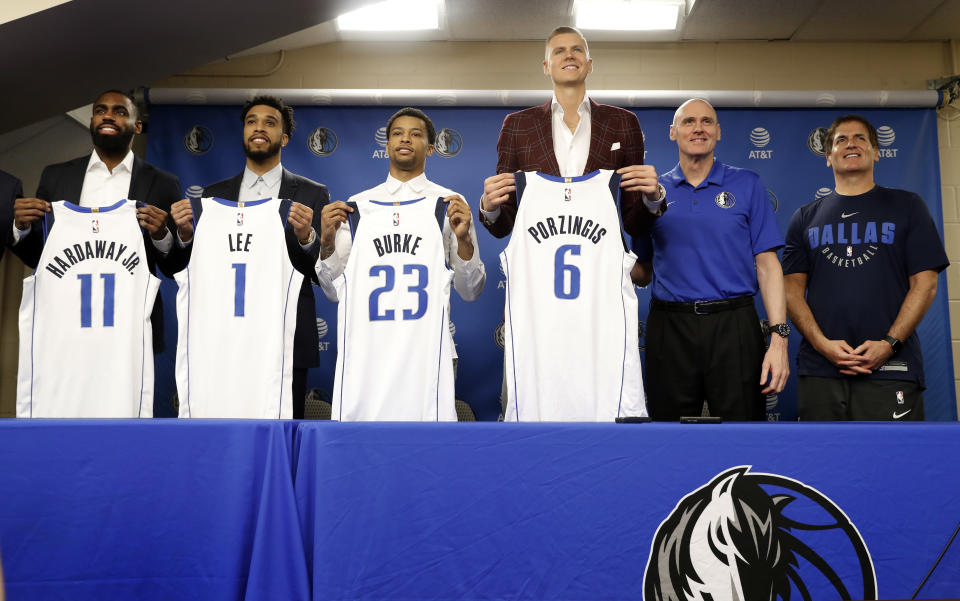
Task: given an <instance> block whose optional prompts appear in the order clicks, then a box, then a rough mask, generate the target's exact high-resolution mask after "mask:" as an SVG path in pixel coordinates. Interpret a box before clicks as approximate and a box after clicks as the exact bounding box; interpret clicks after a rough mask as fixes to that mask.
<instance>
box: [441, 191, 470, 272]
mask: <svg viewBox="0 0 960 601" xmlns="http://www.w3.org/2000/svg"><path fill="white" fill-rule="evenodd" d="M443 202H445V203H447V219H449V220H450V229H452V230H453V233H454V234H455V235H456V236H457V255H459V257H460V258H461V259H463V260H464V261H469V260H470V259H472V258H473V240H472V239H471V238H470V222H471V220H472V216H471V215H470V207H469V206H468V205H467V201H465V200H464V199H463V197H461V196H459V195H457V194H454V195H452V196H447V197H446V198H444V199H443Z"/></svg>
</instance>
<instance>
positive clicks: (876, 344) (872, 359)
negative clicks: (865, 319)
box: [853, 340, 893, 373]
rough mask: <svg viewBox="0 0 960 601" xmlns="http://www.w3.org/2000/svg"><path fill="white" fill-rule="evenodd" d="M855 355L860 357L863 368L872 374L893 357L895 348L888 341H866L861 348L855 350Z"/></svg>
mask: <svg viewBox="0 0 960 601" xmlns="http://www.w3.org/2000/svg"><path fill="white" fill-rule="evenodd" d="M853 354H854V355H860V357H861V359H860V365H861V367H864V368H866V369H867V373H871V372H873V371H876V370H877V369H879V368H880V367H881V366H882V365H883V364H884V363H886V362H887V360H888V359H889V358H890V357H892V356H893V347H892V346H890V343H889V342H887V341H886V340H864V341H863V343H862V344H861V345H860V346H858V347H857V348H855V349H853Z"/></svg>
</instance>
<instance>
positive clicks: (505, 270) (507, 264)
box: [503, 255, 520, 421]
mask: <svg viewBox="0 0 960 601" xmlns="http://www.w3.org/2000/svg"><path fill="white" fill-rule="evenodd" d="M503 262H504V266H503V275H504V276H505V277H506V278H507V310H506V313H507V315H506V318H505V319H509V320H510V334H511V335H510V358H511V359H512V360H513V361H512V362H513V365H511V366H510V367H511V368H512V369H513V410H514V412H515V413H516V415H517V421H520V397H519V395H517V351H516V349H515V348H514V347H513V311H511V310H510V261H508V260H507V257H506V255H504V258H503ZM504 327H506V323H504ZM504 336H506V332H504Z"/></svg>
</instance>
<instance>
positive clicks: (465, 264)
mask: <svg viewBox="0 0 960 601" xmlns="http://www.w3.org/2000/svg"><path fill="white" fill-rule="evenodd" d="M452 195H457V196H461V195H460V194H457V193H456V192H454V191H453V190H450V189H448V188H444V187H443V186H438V185H437V184H435V183H433V182H431V181H430V180H428V179H427V176H426V175H425V174H423V173H421V174H420V175H418V176H417V177H415V178H413V179H411V180H410V181H407V182H401V181H400V180H398V179H396V178H394V177H393V176H391V175H388V176H387V181H385V182H384V183H382V184H380V185H379V186H377V187H375V188H371V189H369V190H366V191H364V192H361V193H359V194H354V195H353V196H351V197H350V198H349V199H348V200H347V202H365V201H369V200H381V201H383V202H393V201H402V200H412V199H414V198H421V197H424V196H427V197H437V198H446V197H447V196H452ZM461 197H462V196H461ZM470 239H471V240H473V256H472V257H471V258H470V260H469V261H464V260H463V259H461V258H460V255H458V254H457V236H456V234H454V232H453V229H452V228H451V227H450V220H449V219H444V220H443V250H444V254H446V259H447V265H449V266H450V267H451V268H452V269H453V289H454V290H456V291H457V294H459V295H460V297H461V298H463V300H467V301H472V300H474V299H476V298H477V297H478V296H480V293H481V292H482V291H483V285H484V284H485V283H486V281H487V272H486V270H485V269H484V266H483V261H481V260H480V250H479V249H478V248H477V228H476V223H475V221H474V220H473V219H471V220H470ZM352 247H353V238H352V237H351V236H350V226H349V224H347V223H342V224H340V228H339V229H338V230H337V234H336V238H335V239H334V251H333V254H332V255H330V256H329V257H327V258H326V259H324V260H322V261H319V262H317V278H318V279H319V280H320V287H321V288H322V289H323V292H324V294H326V295H327V298H329V299H330V300H331V301H334V302H335V301H336V300H337V293H336V289H335V288H334V286H333V281H334V280H335V279H337V278H338V277H340V274H342V273H343V270H344V269H345V268H346V266H347V259H349V258H350V249H351V248H352Z"/></svg>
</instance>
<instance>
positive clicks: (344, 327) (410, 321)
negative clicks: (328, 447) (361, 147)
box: [332, 198, 457, 421]
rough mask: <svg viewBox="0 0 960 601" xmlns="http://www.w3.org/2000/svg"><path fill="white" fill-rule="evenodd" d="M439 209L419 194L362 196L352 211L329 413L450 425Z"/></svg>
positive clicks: (446, 291)
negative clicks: (391, 199) (385, 198)
mask: <svg viewBox="0 0 960 601" xmlns="http://www.w3.org/2000/svg"><path fill="white" fill-rule="evenodd" d="M351 204H353V203H351ZM445 211H446V205H445V204H444V203H443V201H442V199H438V198H418V199H415V200H408V201H403V202H396V203H394V202H382V201H377V200H367V201H361V202H359V203H356V206H355V208H354V212H353V213H351V214H350V217H351V220H350V225H351V229H352V233H353V247H352V249H351V251H350V258H349V259H348V260H347V265H346V267H345V269H344V272H343V274H342V275H341V276H340V277H339V278H337V279H336V280H334V286H335V288H336V291H337V299H338V307H337V345H338V353H337V367H336V370H337V371H336V376H335V379H334V387H333V411H332V416H333V419H337V420H341V421H363V420H373V421H456V419H457V413H456V406H455V405H454V387H453V358H452V354H451V349H452V347H453V339H452V337H451V335H450V326H449V316H448V315H447V307H448V306H449V303H448V299H449V297H450V283H451V281H452V279H453V271H452V270H450V269H449V268H448V266H447V264H446V260H445V259H444V251H443V237H442V224H443V219H444V215H445Z"/></svg>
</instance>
